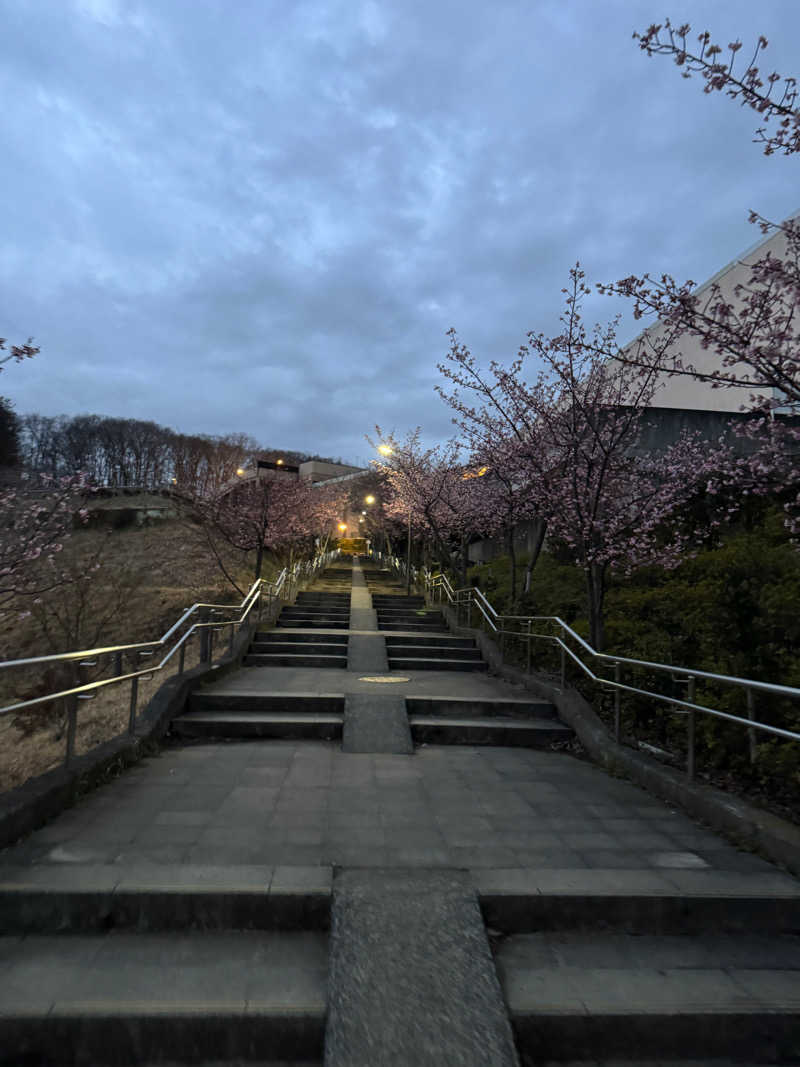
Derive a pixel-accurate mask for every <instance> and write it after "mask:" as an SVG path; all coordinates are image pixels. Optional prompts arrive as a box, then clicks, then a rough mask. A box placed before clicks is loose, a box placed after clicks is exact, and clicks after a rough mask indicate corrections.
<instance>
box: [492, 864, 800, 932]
mask: <svg viewBox="0 0 800 1067" xmlns="http://www.w3.org/2000/svg"><path fill="white" fill-rule="evenodd" d="M473 873H474V877H475V882H476V886H477V890H478V895H479V898H480V902H481V910H482V912H483V916H484V918H485V920H486V923H487V925H488V926H490V927H491V928H493V929H495V930H497V931H500V932H501V933H506V934H514V933H540V932H541V931H543V930H553V931H558V930H578V931H597V930H604V931H608V930H616V931H620V932H623V933H629V934H694V933H698V934H705V933H745V934H752V933H789V934H795V935H796V934H799V933H800V883H798V881H797V880H796V879H795V878H792V877H791V875H787V874H782V873H780V872H779V871H776V872H774V873H773V872H772V871H757V872H753V871H750V872H746V873H744V872H742V873H740V872H738V871H725V870H692V869H685V870H684V869H680V868H678V867H671V868H669V869H665V870H651V871H642V870H618V869H614V870H599V869H594V870H580V869H570V870H556V869H553V870H536V869H533V868H519V869H509V870H504V871H501V870H476V871H474V872H473Z"/></svg>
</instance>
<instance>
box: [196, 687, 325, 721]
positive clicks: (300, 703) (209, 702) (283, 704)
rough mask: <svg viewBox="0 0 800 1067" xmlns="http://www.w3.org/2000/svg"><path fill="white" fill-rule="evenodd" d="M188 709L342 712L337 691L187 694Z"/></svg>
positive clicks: (200, 690) (203, 692) (198, 691)
mask: <svg viewBox="0 0 800 1067" xmlns="http://www.w3.org/2000/svg"><path fill="white" fill-rule="evenodd" d="M188 710H189V711H215V712H222V711H274V712H286V713H290V714H293V713H295V712H305V713H309V714H311V713H313V714H316V715H338V716H340V717H341V716H342V715H344V696H343V695H342V694H339V693H330V694H325V693H284V692H277V693H209V692H207V691H204V690H202V689H198V690H196V691H195V692H194V693H190V695H189V700H188Z"/></svg>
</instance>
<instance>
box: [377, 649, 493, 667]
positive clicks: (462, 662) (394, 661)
mask: <svg viewBox="0 0 800 1067" xmlns="http://www.w3.org/2000/svg"><path fill="white" fill-rule="evenodd" d="M488 669H489V664H488V663H487V662H486V660H483V659H423V658H422V657H414V656H393V655H391V653H389V670H390V671H487V670H488Z"/></svg>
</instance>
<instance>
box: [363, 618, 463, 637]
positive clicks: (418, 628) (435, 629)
mask: <svg viewBox="0 0 800 1067" xmlns="http://www.w3.org/2000/svg"><path fill="white" fill-rule="evenodd" d="M378 629H379V630H380V631H381V632H386V631H394V632H395V633H397V632H402V633H407V634H437V635H440V636H446V635H447V633H448V630H447V625H446V624H445V623H440V624H438V625H437V624H436V623H434V624H432V625H428V624H425V623H416V622H387V621H386V620H384V621H383V622H381V621H379V622H378Z"/></svg>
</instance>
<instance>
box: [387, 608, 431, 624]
mask: <svg viewBox="0 0 800 1067" xmlns="http://www.w3.org/2000/svg"><path fill="white" fill-rule="evenodd" d="M376 615H377V616H378V619H387V620H388V621H392V620H395V619H396V620H401V619H404V620H407V621H408V622H437V623H440V624H444V615H442V614H441V613H440V612H438V611H428V612H419V613H417V612H415V611H411V612H409V611H384V610H383V609H382V608H378V609H377V611H376Z"/></svg>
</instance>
